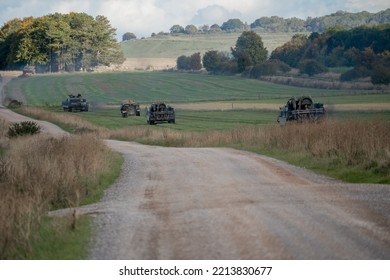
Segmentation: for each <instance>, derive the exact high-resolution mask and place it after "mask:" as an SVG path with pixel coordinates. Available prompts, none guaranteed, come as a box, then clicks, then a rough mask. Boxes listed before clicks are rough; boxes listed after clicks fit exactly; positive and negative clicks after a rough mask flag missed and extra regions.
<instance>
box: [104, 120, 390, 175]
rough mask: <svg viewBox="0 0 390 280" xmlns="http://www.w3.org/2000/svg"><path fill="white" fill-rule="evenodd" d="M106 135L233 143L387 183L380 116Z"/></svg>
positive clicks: (387, 134) (385, 131) (388, 133)
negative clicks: (222, 128)
mask: <svg viewBox="0 0 390 280" xmlns="http://www.w3.org/2000/svg"><path fill="white" fill-rule="evenodd" d="M106 136H107V137H109V138H114V139H120V140H131V141H137V142H141V143H144V144H152V145H162V146H175V147H233V148H238V149H243V150H249V151H255V152H259V153H262V154H267V155H270V156H273V157H276V158H279V159H282V160H285V161H288V162H290V163H293V164H297V165H300V166H304V167H307V168H311V169H314V170H316V171H320V172H322V173H324V174H327V175H330V176H333V177H335V178H339V179H342V180H346V181H349V182H371V183H373V182H376V183H390V141H389V139H390V123H389V122H388V121H386V120H382V119H370V120H369V119H331V118H329V119H326V120H323V121H321V122H303V123H288V124H287V125H285V126H279V125H269V126H251V125H248V126H241V127H238V128H234V129H231V130H223V131H207V132H181V131H176V130H172V129H152V128H149V127H137V128H135V127H133V128H124V129H118V130H115V131H110V133H109V134H107V135H106Z"/></svg>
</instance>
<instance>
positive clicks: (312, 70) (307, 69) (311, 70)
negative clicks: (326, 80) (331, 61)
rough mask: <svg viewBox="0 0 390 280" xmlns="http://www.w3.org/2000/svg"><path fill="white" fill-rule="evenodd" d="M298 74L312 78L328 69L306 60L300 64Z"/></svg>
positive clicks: (311, 60)
mask: <svg viewBox="0 0 390 280" xmlns="http://www.w3.org/2000/svg"><path fill="white" fill-rule="evenodd" d="M299 72H300V73H302V74H307V75H309V76H314V75H316V74H321V73H324V72H328V69H327V68H326V67H325V66H324V65H323V64H321V63H319V62H318V61H316V60H314V59H307V60H303V61H302V62H301V63H300V65H299Z"/></svg>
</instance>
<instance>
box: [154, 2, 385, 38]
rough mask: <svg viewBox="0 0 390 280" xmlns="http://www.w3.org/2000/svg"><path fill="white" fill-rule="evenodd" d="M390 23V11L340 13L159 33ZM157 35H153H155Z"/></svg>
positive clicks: (320, 30) (289, 29)
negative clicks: (304, 18)
mask: <svg viewBox="0 0 390 280" xmlns="http://www.w3.org/2000/svg"><path fill="white" fill-rule="evenodd" d="M389 22H390V9H387V10H384V11H381V12H378V13H369V12H359V13H348V12H343V11H338V12H336V13H334V14H331V15H326V16H322V17H315V18H312V17H308V18H307V19H306V20H303V19H299V18H296V17H293V18H287V19H285V18H282V17H278V16H271V17H261V18H258V19H256V20H255V21H254V22H253V23H251V24H247V23H244V22H242V21H241V20H240V19H237V18H235V19H229V20H227V21H226V22H224V23H223V24H222V25H221V26H219V25H218V24H213V25H211V26H209V25H203V26H200V27H196V26H195V25H193V24H189V25H187V26H185V27H183V26H181V25H179V24H175V25H173V26H172V27H171V28H170V30H169V31H170V33H163V32H162V33H159V34H181V33H182V34H190V35H191V34H196V33H213V32H243V31H248V30H254V31H263V32H318V33H323V32H325V31H326V30H327V29H329V28H331V27H333V26H340V27H343V28H345V29H352V28H356V27H359V26H363V25H368V26H374V25H378V24H384V23H389ZM155 35H156V34H155V33H153V34H152V36H155Z"/></svg>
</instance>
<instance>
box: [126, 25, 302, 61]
mask: <svg viewBox="0 0 390 280" xmlns="http://www.w3.org/2000/svg"><path fill="white" fill-rule="evenodd" d="M258 34H259V35H260V36H261V38H262V41H263V43H264V46H265V47H266V48H267V50H268V52H269V54H271V52H272V51H273V50H274V49H275V48H276V47H279V46H281V45H283V44H284V43H286V42H288V41H290V39H291V37H292V36H293V35H294V34H295V33H287V32H283V33H269V32H268V33H258ZM240 35H241V33H226V32H221V33H212V34H197V35H184V34H182V35H176V36H172V35H163V36H155V37H150V38H146V39H142V40H130V41H126V42H122V43H121V48H122V50H123V53H124V55H125V57H126V58H174V59H176V58H177V57H179V56H180V55H191V54H193V53H196V52H200V53H201V54H204V53H205V52H207V51H210V50H217V51H223V52H230V48H231V47H234V46H235V44H236V41H237V39H238V37H239V36H240Z"/></svg>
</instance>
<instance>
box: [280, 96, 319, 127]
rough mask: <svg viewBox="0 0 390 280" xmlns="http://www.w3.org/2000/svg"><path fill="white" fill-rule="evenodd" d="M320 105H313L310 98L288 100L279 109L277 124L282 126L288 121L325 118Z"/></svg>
mask: <svg viewBox="0 0 390 280" xmlns="http://www.w3.org/2000/svg"><path fill="white" fill-rule="evenodd" d="M325 113H326V112H325V108H324V105H323V104H322V103H314V102H313V100H312V99H311V97H309V96H302V97H299V98H298V99H295V97H292V98H290V99H289V100H288V101H287V104H286V105H285V106H284V107H280V111H279V116H278V119H277V121H278V123H279V124H281V125H284V124H285V123H286V122H289V121H303V120H314V121H315V120H319V119H322V118H323V117H325Z"/></svg>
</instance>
